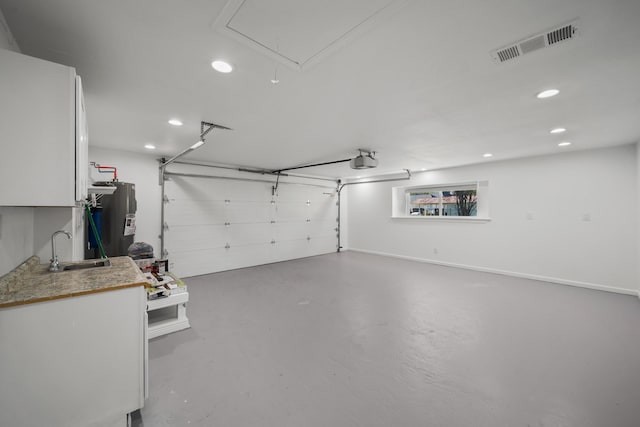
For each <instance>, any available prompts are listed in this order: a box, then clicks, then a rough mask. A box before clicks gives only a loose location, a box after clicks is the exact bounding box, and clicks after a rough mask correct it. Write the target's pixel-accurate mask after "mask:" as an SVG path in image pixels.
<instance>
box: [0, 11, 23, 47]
mask: <svg viewBox="0 0 640 427" xmlns="http://www.w3.org/2000/svg"><path fill="white" fill-rule="evenodd" d="M0 49H9V50H12V51H14V52H20V48H19V47H18V44H17V43H16V41H15V39H14V38H13V34H11V29H10V28H9V26H8V25H7V21H6V20H5V19H4V15H3V13H2V11H1V10H0Z"/></svg>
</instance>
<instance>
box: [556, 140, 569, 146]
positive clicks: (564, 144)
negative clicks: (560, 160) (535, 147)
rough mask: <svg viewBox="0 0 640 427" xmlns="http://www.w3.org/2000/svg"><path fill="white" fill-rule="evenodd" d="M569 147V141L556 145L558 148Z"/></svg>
mask: <svg viewBox="0 0 640 427" xmlns="http://www.w3.org/2000/svg"><path fill="white" fill-rule="evenodd" d="M570 145H571V143H570V142H569V141H563V142H561V143H560V144H558V147H568V146H570Z"/></svg>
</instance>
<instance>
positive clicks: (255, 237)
mask: <svg viewBox="0 0 640 427" xmlns="http://www.w3.org/2000/svg"><path fill="white" fill-rule="evenodd" d="M228 230H229V244H230V245H232V246H244V245H254V244H258V243H261V244H265V243H270V242H271V240H273V239H274V238H275V229H274V224H271V223H266V222H265V223H260V224H231V225H230V226H229V227H228Z"/></svg>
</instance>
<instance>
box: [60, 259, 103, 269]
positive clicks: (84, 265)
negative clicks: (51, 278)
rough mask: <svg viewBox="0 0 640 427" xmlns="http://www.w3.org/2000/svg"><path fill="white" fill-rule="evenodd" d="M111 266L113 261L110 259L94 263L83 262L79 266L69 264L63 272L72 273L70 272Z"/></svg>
mask: <svg viewBox="0 0 640 427" xmlns="http://www.w3.org/2000/svg"><path fill="white" fill-rule="evenodd" d="M110 265H111V261H109V260H108V259H102V260H100V261H93V262H82V263H79V264H69V265H65V266H64V267H62V271H70V270H85V269H87V268H96V267H109V266H110Z"/></svg>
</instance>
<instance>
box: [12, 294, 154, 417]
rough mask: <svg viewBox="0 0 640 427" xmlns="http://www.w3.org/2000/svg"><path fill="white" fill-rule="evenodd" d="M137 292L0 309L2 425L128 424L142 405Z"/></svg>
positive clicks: (142, 298) (141, 300) (141, 312)
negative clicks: (128, 415)
mask: <svg viewBox="0 0 640 427" xmlns="http://www.w3.org/2000/svg"><path fill="white" fill-rule="evenodd" d="M146 302H147V301H146V292H145V291H144V288H143V287H141V286H138V287H130V288H125V289H118V290H111V291H107V292H100V293H94V294H89V295H83V296H77V297H71V298H63V299H58V300H52V301H47V302H41V303H34V304H26V305H20V306H15V307H8V308H4V309H0V355H1V357H0V359H1V360H0V425H2V426H12V427H19V426H51V427H52V426H65V427H71V426H82V427H87V426H114V427H115V426H123V427H124V426H126V425H127V414H128V413H129V412H132V411H135V410H136V409H139V408H141V407H142V406H144V398H145V383H146V378H145V376H146V374H145V369H146V364H147V354H146V351H147V350H146V349H147V346H146V341H147V340H146V320H145V319H146V312H145V309H146Z"/></svg>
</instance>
